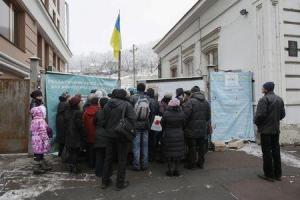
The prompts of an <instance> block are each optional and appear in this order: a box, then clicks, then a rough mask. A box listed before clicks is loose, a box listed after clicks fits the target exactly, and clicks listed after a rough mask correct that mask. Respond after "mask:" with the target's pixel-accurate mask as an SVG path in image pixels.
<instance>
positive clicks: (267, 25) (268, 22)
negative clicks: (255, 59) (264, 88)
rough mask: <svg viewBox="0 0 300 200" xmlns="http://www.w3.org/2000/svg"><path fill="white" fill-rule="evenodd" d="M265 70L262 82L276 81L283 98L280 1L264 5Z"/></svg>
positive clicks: (269, 1) (265, 2)
mask: <svg viewBox="0 0 300 200" xmlns="http://www.w3.org/2000/svg"><path fill="white" fill-rule="evenodd" d="M262 9H263V20H264V21H263V25H264V28H263V34H264V44H263V46H264V49H263V57H264V59H263V65H262V67H263V69H262V82H266V81H274V83H275V84H276V92H277V93H278V94H279V95H280V96H282V81H283V80H282V78H281V74H282V70H281V62H280V57H281V54H280V50H281V44H280V23H279V22H280V19H279V6H278V0H264V1H263V5H262Z"/></svg>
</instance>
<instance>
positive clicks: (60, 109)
mask: <svg viewBox="0 0 300 200" xmlns="http://www.w3.org/2000/svg"><path fill="white" fill-rule="evenodd" d="M69 97H70V96H69V95H68V93H63V94H62V95H61V96H60V97H59V103H58V105H57V113H56V138H55V142H56V143H57V144H58V156H61V154H62V151H63V149H64V146H65V129H66V127H65V122H64V114H65V111H66V109H67V107H68V103H67V99H68V98H69Z"/></svg>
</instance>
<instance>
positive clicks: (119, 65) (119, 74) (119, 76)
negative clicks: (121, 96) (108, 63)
mask: <svg viewBox="0 0 300 200" xmlns="http://www.w3.org/2000/svg"><path fill="white" fill-rule="evenodd" d="M118 87H119V88H121V51H119V62H118Z"/></svg>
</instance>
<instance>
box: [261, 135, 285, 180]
mask: <svg viewBox="0 0 300 200" xmlns="http://www.w3.org/2000/svg"><path fill="white" fill-rule="evenodd" d="M260 139H261V149H262V153H263V163H264V164H263V169H264V174H265V176H267V177H270V178H273V177H275V178H280V177H281V175H282V170H281V157H280V145H279V135H278V134H276V135H264V134H261V135H260Z"/></svg>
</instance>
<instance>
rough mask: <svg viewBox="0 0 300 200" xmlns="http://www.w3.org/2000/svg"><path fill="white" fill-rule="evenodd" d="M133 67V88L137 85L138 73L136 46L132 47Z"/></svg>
mask: <svg viewBox="0 0 300 200" xmlns="http://www.w3.org/2000/svg"><path fill="white" fill-rule="evenodd" d="M132 60H133V61H132V65H133V87H135V84H136V72H135V46H134V44H133V45H132Z"/></svg>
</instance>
